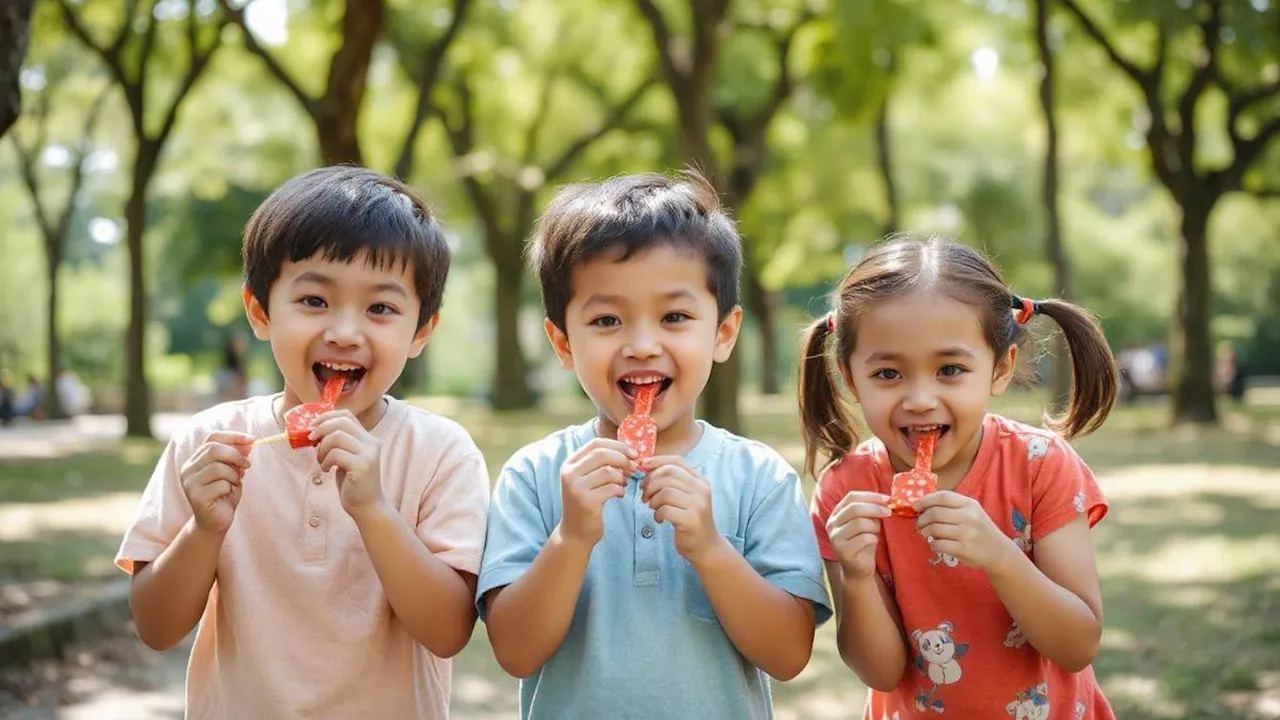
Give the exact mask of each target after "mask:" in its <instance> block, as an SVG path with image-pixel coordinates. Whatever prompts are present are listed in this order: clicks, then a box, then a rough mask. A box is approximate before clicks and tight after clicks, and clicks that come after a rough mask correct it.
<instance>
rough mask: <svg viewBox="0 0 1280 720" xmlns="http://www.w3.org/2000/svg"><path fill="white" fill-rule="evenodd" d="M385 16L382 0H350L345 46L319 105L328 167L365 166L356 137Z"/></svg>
mask: <svg viewBox="0 0 1280 720" xmlns="http://www.w3.org/2000/svg"><path fill="white" fill-rule="evenodd" d="M383 13H384V6H383V0H347V8H346V12H345V14H344V15H343V17H342V46H341V47H339V48H338V51H337V52H336V53H334V56H333V61H332V62H331V63H330V65H329V78H328V83H327V84H326V85H325V88H326V90H325V94H324V96H323V97H322V98H320V100H319V101H318V102H317V103H316V112H315V122H316V135H317V137H318V139H319V140H320V155H321V156H322V157H323V158H324V161H325V163H326V164H329V165H336V164H340V163H354V164H356V165H363V164H364V156H363V155H362V153H361V152H360V140H359V137H358V136H357V131H358V129H359V118H360V106H361V104H362V103H361V101H362V100H363V99H364V93H365V87H366V85H367V83H368V79H369V65H370V63H371V62H372V58H373V48H374V45H375V44H376V43H377V41H378V36H379V35H380V34H381V32H382V18H383Z"/></svg>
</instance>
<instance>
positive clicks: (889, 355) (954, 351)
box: [867, 347, 977, 362]
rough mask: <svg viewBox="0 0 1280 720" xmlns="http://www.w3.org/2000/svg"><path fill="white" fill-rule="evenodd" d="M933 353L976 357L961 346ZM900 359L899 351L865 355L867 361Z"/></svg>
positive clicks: (958, 356)
mask: <svg viewBox="0 0 1280 720" xmlns="http://www.w3.org/2000/svg"><path fill="white" fill-rule="evenodd" d="M934 355H936V356H938V357H947V358H964V359H967V360H972V359H973V358H975V357H977V356H976V355H974V354H973V353H971V352H969V351H968V350H966V349H964V348H962V347H949V348H943V349H941V350H939V351H937V352H936V353H934ZM901 359H902V355H901V354H899V353H894V352H873V353H871V355H869V356H868V357H867V362H892V361H896V360H901Z"/></svg>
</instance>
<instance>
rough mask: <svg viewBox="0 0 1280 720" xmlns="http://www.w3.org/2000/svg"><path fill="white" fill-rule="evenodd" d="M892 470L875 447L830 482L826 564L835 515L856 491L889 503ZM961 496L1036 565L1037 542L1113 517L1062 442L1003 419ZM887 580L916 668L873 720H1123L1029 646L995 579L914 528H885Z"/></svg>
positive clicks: (822, 514) (880, 557)
mask: <svg viewBox="0 0 1280 720" xmlns="http://www.w3.org/2000/svg"><path fill="white" fill-rule="evenodd" d="M893 473H894V471H893V467H892V465H891V464H890V461H889V456H888V453H887V451H886V450H885V447H884V444H883V443H881V442H880V441H879V440H876V439H874V438H873V439H871V440H869V441H867V442H865V443H863V444H862V445H860V446H859V447H858V448H857V449H855V450H854V451H853V452H852V453H850V454H849V455H847V456H845V457H844V459H842V460H841V461H840V462H839V463H837V464H836V465H834V466H832V468H831V469H830V470H829V471H828V472H827V473H826V474H825V475H823V478H822V481H821V482H820V483H819V485H818V490H817V492H816V493H815V495H814V498H813V523H814V529H815V531H816V532H817V534H818V544H819V546H820V548H821V550H822V556H823V558H825V559H827V560H833V561H834V560H835V559H836V555H835V552H834V550H833V549H832V548H831V543H830V542H829V541H828V539H827V535H826V531H825V528H826V522H827V517H828V516H829V515H830V514H831V510H832V509H833V508H834V507H835V506H836V504H837V503H839V502H840V499H841V498H843V497H844V496H845V495H846V494H847V493H849V492H850V491H852V490H870V491H873V492H880V493H885V494H888V493H889V486H890V483H891V482H892V479H893ZM955 492H958V493H961V494H963V495H968V496H970V497H973V498H975V499H976V500H978V502H980V503H981V504H982V506H983V507H984V508H985V509H986V510H987V512H988V513H989V514H990V515H991V517H992V518H993V519H994V520H995V521H996V525H997V526H998V527H1000V528H1002V529H1003V530H1004V531H1005V532H1006V533H1007V534H1008V535H1009V537H1010V538H1011V539H1012V540H1013V541H1014V543H1015V544H1017V546H1018V547H1019V548H1021V549H1022V551H1023V552H1025V553H1027V554H1028V555H1030V556H1031V557H1032V559H1034V557H1035V543H1036V541H1037V540H1038V539H1040V538H1042V537H1044V536H1045V535H1048V534H1049V533H1052V532H1053V531H1055V530H1057V529H1059V528H1061V527H1062V526H1063V525H1065V524H1067V523H1068V522H1070V521H1071V520H1074V519H1075V518H1078V517H1081V516H1084V518H1085V519H1086V520H1087V521H1088V523H1089V525H1090V526H1093V525H1094V524H1095V523H1097V522H1098V521H1099V520H1101V519H1102V517H1103V516H1104V515H1105V514H1106V512H1107V505H1106V502H1105V500H1104V499H1103V497H1102V492H1101V490H1099V488H1098V484H1097V482H1096V481H1095V480H1094V477H1093V473H1092V472H1090V470H1089V468H1088V467H1087V466H1086V465H1085V464H1084V462H1083V461H1081V460H1080V458H1079V456H1077V455H1076V453H1075V451H1074V450H1073V449H1072V448H1071V446H1070V445H1069V444H1068V443H1067V442H1066V441H1065V440H1063V439H1062V438H1061V437H1059V436H1057V435H1055V434H1053V433H1051V432H1049V431H1046V430H1041V429H1038V428H1034V427H1031V426H1029V425H1024V424H1022V423H1018V422H1014V421H1012V420H1008V419H1005V418H1002V417H999V416H996V415H988V416H987V417H986V419H985V420H984V421H983V436H982V443H981V446H980V447H979V449H978V454H977V456H976V457H975V458H974V461H973V467H972V468H970V470H969V473H968V474H967V475H965V477H964V479H963V480H961V482H960V484H959V485H958V486H956V488H955ZM876 572H878V573H879V574H880V576H881V578H883V579H884V581H885V583H886V584H887V585H888V586H889V588H890V590H891V591H892V592H893V594H894V597H895V598H896V600H897V603H898V607H899V609H900V610H901V611H902V620H903V624H904V626H905V628H906V631H907V638H908V641H909V643H910V646H911V647H910V653H911V669H910V670H909V671H908V672H907V673H906V674H905V675H903V678H902V682H901V683H900V684H899V685H898V687H897V689H896V690H894V691H893V692H888V693H885V692H879V691H875V690H872V691H870V695H869V699H868V702H867V708H866V711H865V713H864V715H863V717H864V718H865V719H866V720H909V719H910V718H933V717H939V718H947V717H952V718H1000V717H1011V718H1014V719H1015V720H1086V719H1087V720H1114V718H1115V715H1114V714H1112V712H1111V708H1110V706H1109V705H1108V704H1107V701H1106V699H1105V698H1104V697H1103V695H1102V691H1101V690H1100V689H1099V687H1098V683H1097V680H1096V679H1095V678H1094V675H1093V669H1092V668H1086V669H1084V670H1082V671H1081V672H1078V673H1068V672H1066V671H1064V670H1062V669H1061V668H1060V667H1058V666H1057V665H1055V664H1053V663H1052V662H1050V661H1049V660H1046V659H1045V658H1043V657H1041V655H1040V654H1039V653H1037V652H1036V651H1035V649H1034V648H1032V647H1031V645H1029V644H1028V643H1027V641H1026V638H1025V637H1023V635H1022V633H1021V631H1020V630H1019V629H1018V626H1017V625H1016V624H1015V623H1014V622H1013V618H1012V617H1010V615H1009V612H1008V610H1006V609H1005V607H1004V605H1003V603H1001V602H1000V598H999V596H998V595H996V592H995V589H994V588H992V586H991V583H990V581H989V580H988V579H987V577H986V575H985V574H983V573H982V572H980V571H978V570H974V569H972V568H969V567H966V566H965V565H963V564H961V563H960V562H958V561H957V560H956V559H955V558H954V557H951V556H949V555H946V554H943V553H938V552H935V551H933V550H932V549H931V548H930V547H929V545H928V543H927V542H925V540H924V538H922V537H920V535H919V534H918V533H916V530H915V521H914V520H911V519H906V518H886V519H885V520H884V524H883V535H882V537H881V542H880V546H879V549H878V551H877V556H876Z"/></svg>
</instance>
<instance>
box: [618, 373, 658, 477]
mask: <svg viewBox="0 0 1280 720" xmlns="http://www.w3.org/2000/svg"><path fill="white" fill-rule="evenodd" d="M660 387H661V383H649V384H648V385H641V386H640V387H639V388H637V389H636V404H635V407H634V408H633V409H632V410H631V414H630V415H628V416H627V417H626V419H624V420H623V421H622V424H621V425H619V426H618V440H620V441H621V442H622V444H624V445H626V446H627V447H629V448H631V449H632V450H635V451H636V454H637V455H639V457H638V458H637V459H636V460H637V462H640V461H643V460H644V459H646V458H649V457H652V456H653V452H654V450H656V449H657V447H658V423H657V421H655V420H654V419H653V418H652V417H650V416H649V413H650V412H652V411H653V399H654V397H656V396H657V394H658V389H659V388H660Z"/></svg>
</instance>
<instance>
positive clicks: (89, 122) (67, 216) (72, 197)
mask: <svg viewBox="0 0 1280 720" xmlns="http://www.w3.org/2000/svg"><path fill="white" fill-rule="evenodd" d="M110 94H111V87H110V86H107V87H106V88H103V90H102V92H100V93H98V96H97V97H96V98H94V100H93V104H92V105H90V106H89V113H88V114H87V115H86V116H85V119H84V127H83V129H82V130H81V132H80V142H79V144H78V145H77V147H76V151H75V153H73V154H72V157H71V184H70V187H69V188H68V193H67V202H66V204H65V205H64V206H63V207H62V213H61V214H60V215H59V216H58V224H57V225H56V226H55V227H54V236H53V237H54V238H57V243H58V247H56V248H54V249H55V250H56V251H57V252H56V255H57V256H58V257H61V255H62V247H61V245H62V242H63V241H64V240H65V238H66V237H67V234H68V233H69V232H70V229H71V218H72V216H74V215H75V212H76V197H77V196H79V194H80V187H81V186H82V185H84V165H85V159H86V158H88V156H89V153H90V151H92V149H93V130H94V128H95V127H96V126H97V124H98V118H99V117H100V116H101V114H102V106H103V105H104V104H106V100H107V97H109V96H110ZM54 254H55V253H51V255H54Z"/></svg>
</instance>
